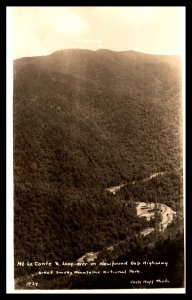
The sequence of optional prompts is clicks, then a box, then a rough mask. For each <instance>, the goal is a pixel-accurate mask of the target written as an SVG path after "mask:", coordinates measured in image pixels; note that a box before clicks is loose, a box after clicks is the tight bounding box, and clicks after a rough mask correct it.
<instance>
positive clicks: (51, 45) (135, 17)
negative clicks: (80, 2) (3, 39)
mask: <svg viewBox="0 0 192 300" xmlns="http://www.w3.org/2000/svg"><path fill="white" fill-rule="evenodd" d="M11 10H12V21H13V22H12V24H13V56H14V58H19V57H23V56H34V55H47V54H50V53H52V52H54V51H56V50H61V49H68V48H83V49H91V50H97V49H99V48H104V49H111V50H116V51H123V50H136V51H141V52H146V53H154V54H181V52H182V51H183V48H184V46H185V40H184V36H185V32H184V30H185V29H184V24H185V19H184V17H185V15H184V14H185V8H184V7H12V8H11Z"/></svg>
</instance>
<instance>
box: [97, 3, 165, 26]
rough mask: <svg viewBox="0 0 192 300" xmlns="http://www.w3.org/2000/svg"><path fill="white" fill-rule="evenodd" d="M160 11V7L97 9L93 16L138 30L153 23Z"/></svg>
mask: <svg viewBox="0 0 192 300" xmlns="http://www.w3.org/2000/svg"><path fill="white" fill-rule="evenodd" d="M159 10H160V8H159V7H110V9H109V8H108V7H96V9H95V11H94V12H93V14H95V15H98V16H99V17H100V18H101V19H103V18H105V20H106V21H107V20H108V21H109V22H113V23H114V22H117V23H121V24H122V25H124V26H128V27H130V26H131V27H136V28H138V27H141V26H143V25H144V24H146V23H150V22H152V21H153V20H154V19H155V17H156V16H157V14H158V13H159Z"/></svg>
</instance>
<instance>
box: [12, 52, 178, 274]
mask: <svg viewBox="0 0 192 300" xmlns="http://www.w3.org/2000/svg"><path fill="white" fill-rule="evenodd" d="M181 94H182V91H181V61H180V58H179V57H177V56H158V55H149V54H144V53H139V52H135V51H124V52H114V51H110V50H98V51H90V50H78V49H71V50H63V51H57V52H54V53H53V54H51V55H48V56H40V57H26V58H21V59H17V60H15V61H14V224H15V229H14V233H15V235H14V236H15V261H20V260H34V258H35V259H38V260H40V261H43V260H46V259H50V260H60V259H65V260H70V261H71V260H75V259H77V258H79V257H81V256H82V255H84V254H85V253H86V252H89V251H100V250H101V249H103V248H104V247H106V246H110V245H111V244H113V243H115V242H118V241H120V240H124V239H125V238H126V237H127V236H128V235H129V236H133V235H134V234H135V233H138V232H139V230H141V228H143V227H145V226H146V222H147V221H146V220H144V219H142V218H141V219H139V218H138V217H137V215H136V209H135V205H133V202H137V201H145V200H146V199H143V198H144V197H145V198H147V199H148V201H161V202H162V203H165V204H167V205H171V207H172V209H174V210H175V211H176V212H178V213H180V215H182V212H181V211H182V165H183V162H182V99H181ZM156 172H162V173H165V174H166V176H161V177H158V178H156V179H154V180H153V181H152V182H151V181H150V182H143V183H142V184H140V185H139V187H138V185H136V186H133V185H130V186H129V184H128V185H126V186H125V187H124V188H123V189H122V190H121V191H120V192H119V193H118V194H117V195H113V194H112V193H110V192H109V191H108V190H107V188H108V187H111V186H116V185H118V184H121V183H122V182H126V183H128V182H133V181H138V182H140V181H141V180H142V179H144V178H147V177H149V176H150V175H151V174H153V173H156ZM143 191H144V192H143ZM162 199H163V200H162ZM127 200H128V201H127ZM130 200H131V201H130ZM126 201H127V203H126V205H125V202H126ZM180 219H182V217H181V218H180ZM180 221H181V220H180ZM121 256H122V253H121ZM25 271H26V270H25ZM28 272H29V271H28ZM20 273H21V274H20ZM19 274H20V275H22V272H21V270H19V271H18V268H16V276H17V275H19Z"/></svg>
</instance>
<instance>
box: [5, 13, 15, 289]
mask: <svg viewBox="0 0 192 300" xmlns="http://www.w3.org/2000/svg"><path fill="white" fill-rule="evenodd" d="M6 22H7V23H6V25H7V31H6V38H7V40H6V46H7V57H6V64H7V73H6V99H7V101H6V121H7V122H6V128H7V131H6V149H7V153H6V154H7V155H6V167H7V170H6V195H7V199H6V212H7V215H6V218H7V230H6V247H7V248H6V249H7V253H6V254H7V255H6V269H7V272H6V275H7V276H6V290H7V292H13V291H14V250H13V247H14V246H13V240H14V239H13V184H14V183H13V40H12V36H13V35H12V11H11V9H10V8H6Z"/></svg>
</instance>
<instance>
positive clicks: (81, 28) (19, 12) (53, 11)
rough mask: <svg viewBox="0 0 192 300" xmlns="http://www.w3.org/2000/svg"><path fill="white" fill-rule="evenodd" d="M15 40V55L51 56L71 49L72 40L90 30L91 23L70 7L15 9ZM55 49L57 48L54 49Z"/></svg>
mask: <svg viewBox="0 0 192 300" xmlns="http://www.w3.org/2000/svg"><path fill="white" fill-rule="evenodd" d="M12 9H13V37H14V52H15V56H18V54H19V53H20V55H22V54H24V53H26V50H27V49H28V51H27V52H28V55H38V54H40V55H41V54H48V53H50V52H52V51H54V50H57V49H59V48H65V46H66V45H68V46H70V42H71V38H75V37H79V36H81V34H82V33H84V32H86V31H87V30H88V28H89V27H88V23H87V21H86V20H85V19H83V18H81V17H80V15H79V14H77V13H76V12H75V11H74V10H73V9H72V8H70V7H64V8H63V7H38V8H37V7H17V8H16V7H15V8H12ZM54 47H55V49H54Z"/></svg>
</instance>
